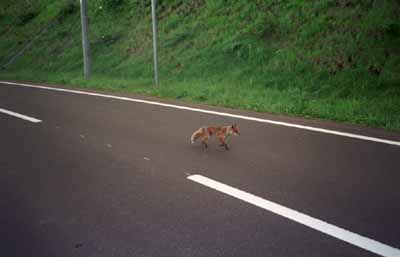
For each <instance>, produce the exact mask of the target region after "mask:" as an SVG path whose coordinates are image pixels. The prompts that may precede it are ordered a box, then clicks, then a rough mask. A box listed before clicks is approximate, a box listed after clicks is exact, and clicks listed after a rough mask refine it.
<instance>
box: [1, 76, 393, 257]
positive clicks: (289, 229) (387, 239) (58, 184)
mask: <svg viewBox="0 0 400 257" xmlns="http://www.w3.org/2000/svg"><path fill="white" fill-rule="evenodd" d="M126 96H128V97H135V98H138V96H134V95H126ZM139 98H141V99H147V100H149V99H150V100H156V101H159V102H167V103H173V104H178V105H185V106H191V107H196V108H204V109H207V110H215V111H222V112H229V113H233V114H240V115H247V116H251V117H257V118H262V119H272V120H276V121H284V122H289V123H294V124H301V125H306V126H312V127H318V128H325V129H330V130H335V131H341V132H348V133H354V134H359V135H364V136H371V137H378V138H382V139H388V140H393V141H400V134H398V133H389V132H385V131H383V130H377V129H366V128H360V127H355V126H350V125H340V124H336V123H332V122H321V121H308V120H303V119H298V118H288V117H281V116H273V115H268V114H259V113H252V112H244V111H235V110H228V109H223V108H211V107H207V106H200V105H190V104H182V103H177V102H172V101H160V100H158V99H154V98H148V97H147V98H146V97H139ZM0 108H1V109H5V110H10V111H13V112H17V113H20V114H24V115H28V116H31V117H34V118H37V119H40V120H41V121H42V122H40V123H33V122H29V121H27V120H23V119H20V118H17V117H14V116H10V115H8V114H5V113H0V140H1V142H2V143H1V146H0V184H1V186H0V195H1V197H0V231H1V233H0V256H5V257H14V256H15V257H31V256H32V257H58V256H60V257H70V256H82V257H89V256H104V257H111V256H121V257H127V256H140V257H142V256H143V257H153V256H154V257H162V256H168V257H180V256H185V257H186V256H196V257H197V256H199V257H200V256H204V257H214V256H224V257H225V256H226V257H233V256H238V257H247V256H252V257H259V256H260V257H261V256H271V257H280V256H282V257H292V256H296V257H303V256H304V257H320V256H321V257H322V256H323V257H325V256H329V257H342V256H343V257H348V256H351V257H357V256H363V257H364V256H379V255H376V254H374V253H372V252H371V251H369V250H366V249H362V248H360V247H358V246H355V245H353V244H351V243H348V242H344V241H342V240H340V239H337V238H334V237H332V236H329V235H326V234H323V233H321V232H319V231H317V230H315V229H312V228H310V227H307V226H304V225H303V224H300V223H298V222H295V221H293V220H290V219H287V218H286V217H283V216H281V215H277V214H274V213H272V212H270V211H268V210H265V209H262V208H260V207H257V206H255V205H253V204H249V203H246V202H244V201H241V200H239V199H236V198H234V197H231V196H229V195H226V194H224V193H221V192H219V191H216V190H213V189H211V188H208V187H206V186H203V185H201V184H198V183H195V182H194V181H191V180H189V179H188V178H187V177H188V176H190V175H191V174H200V175H202V176H206V177H208V178H210V179H213V180H216V181H218V182H221V183H224V184H226V185H229V186H232V187H235V188H237V189H240V190H242V191H245V192H248V193H251V194H253V195H256V196H258V197H261V198H263V199H266V200H269V201H272V202H274V203H277V204H280V205H282V206H285V207H287V208H290V209H292V210H295V211H298V212H301V213H303V214H306V215H309V216H311V217H313V218H316V219H319V220H322V221H325V222H327V223H329V224H332V225H335V226H337V227H340V228H343V229H345V230H348V231H351V232H353V233H356V234H358V235H361V236H363V237H366V238H369V239H372V240H375V241H377V242H380V243H382V244H384V245H387V246H389V247H392V248H393V249H394V250H395V253H396V250H398V249H400V223H399V217H400V190H399V188H400V187H399V185H400V184H399V183H400V146H397V145H391V144H385V143H379V142H373V141H368V140H362V139H357V138H349V137H343V136H339V135H332V134H326V133H320V132H316V131H309V130H305V129H301V128H293V127H285V126H279V125H274V124H267V123H261V122H257V121H251V120H244V119H238V118H233V117H226V116H220V115H214V114H206V113H199V112H193V111H189V110H180V109H176V108H169V107H164V106H156V105H150V104H146V103H135V102H130V101H123V100H120V99H114V98H105V97H99V96H90V95H82V94H73V93H69V92H58V91H52V90H46V89H37V88H29V87H21V86H16V85H6V84H0ZM231 123H237V124H238V126H239V129H240V132H241V135H240V136H238V137H232V138H230V141H229V146H230V151H225V150H224V149H223V148H219V147H217V143H216V142H215V141H214V142H211V143H210V147H209V148H208V149H206V150H205V149H202V147H201V145H200V144H196V145H191V144H190V140H189V138H190V135H191V133H192V132H193V131H194V130H195V129H197V128H198V127H200V126H202V125H205V124H231ZM399 252H400V251H399Z"/></svg>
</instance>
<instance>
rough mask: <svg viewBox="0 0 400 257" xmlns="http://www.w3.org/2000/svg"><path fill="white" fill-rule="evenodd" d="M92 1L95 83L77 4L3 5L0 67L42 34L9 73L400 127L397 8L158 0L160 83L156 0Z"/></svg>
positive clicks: (291, 0) (326, 0)
mask: <svg viewBox="0 0 400 257" xmlns="http://www.w3.org/2000/svg"><path fill="white" fill-rule="evenodd" d="M88 2H89V9H90V12H89V16H90V41H91V50H92V60H93V78H92V79H91V80H89V81H85V80H84V79H83V72H82V50H81V30H80V13H79V1H51V0H36V1H33V0H8V1H7V0H6V1H2V3H0V5H1V6H0V7H1V8H0V10H1V11H0V12H1V13H0V63H1V64H4V63H6V62H7V61H8V60H10V58H11V57H12V56H13V54H15V53H17V52H18V50H20V49H21V48H22V47H23V46H24V45H25V44H26V43H27V42H29V41H30V40H31V39H33V38H35V36H36V35H38V33H39V32H40V31H42V34H41V36H40V37H38V38H37V39H36V40H35V41H34V43H33V45H32V47H31V48H30V49H29V50H28V51H27V52H26V53H25V54H23V55H22V56H21V57H20V58H18V59H17V60H16V61H15V62H14V63H12V64H10V65H8V66H7V67H5V68H4V69H3V70H1V71H0V78H3V79H4V78H7V79H19V80H31V81H45V82H52V83H63V84H67V85H71V86H80V87H90V88H97V89H104V90H113V91H125V92H140V93H147V94H151V95H157V96H161V97H169V98H177V99H181V100H185V101H194V102H205V103H209V104H214V105H223V106H228V107H238V108H243V109H250V110H256V111H265V112H271V113H283V114H290V115H300V116H306V117H314V118H322V119H332V120H338V121H345V122H352V123H358V124H365V125H369V126H375V127H384V128H387V129H392V130H400V47H399V46H400V18H399V17H400V3H399V1H396V0H321V1H306V0H303V1H302V0H286V1H283V0H282V1H272V0H235V1H224V0H208V1H205V0H192V1H182V0H159V1H158V2H159V5H158V8H157V15H158V18H159V27H158V28H159V54H160V55H159V66H160V81H161V86H160V87H159V88H155V87H154V86H153V85H152V83H153V81H152V75H153V70H152V34H151V9H150V8H151V7H150V0H148V1H147V0H146V1H144V0H90V1H88ZM49 24H50V27H49V28H48V29H47V30H44V31H43V29H44V28H46V27H48V26H49Z"/></svg>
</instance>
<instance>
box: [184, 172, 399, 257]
mask: <svg viewBox="0 0 400 257" xmlns="http://www.w3.org/2000/svg"><path fill="white" fill-rule="evenodd" d="M187 178H188V179H190V180H192V181H194V182H197V183H199V184H202V185H204V186H207V187H209V188H212V189H215V190H217V191H219V192H222V193H225V194H227V195H230V196H233V197H235V198H237V199H240V200H243V201H245V202H247V203H250V204H253V205H255V206H258V207H260V208H263V209H265V210H268V211H270V212H273V213H275V214H278V215H280V216H283V217H285V218H288V219H290V220H293V221H295V222H298V223H301V224H303V225H305V226H307V227H310V228H312V229H315V230H318V231H320V232H322V233H324V234H327V235H330V236H332V237H335V238H337V239H340V240H342V241H345V242H347V243H350V244H352V245H355V246H358V247H360V248H362V249H365V250H367V251H370V252H373V253H376V254H378V255H381V256H385V257H399V256H400V250H399V249H397V248H394V247H392V246H389V245H385V244H383V243H380V242H378V241H375V240H373V239H369V238H367V237H364V236H361V235H358V234H356V233H353V232H350V231H348V230H345V229H342V228H339V227H337V226H335V225H331V224H329V223H327V222H325V221H322V220H319V219H316V218H313V217H311V216H308V215H306V214H303V213H301V212H298V211H295V210H292V209H289V208H287V207H285V206H282V205H279V204H277V203H274V202H271V201H268V200H265V199H263V198H261V197H258V196H255V195H252V194H249V193H247V192H244V191H241V190H239V189H236V188H234V187H231V186H228V185H225V184H223V183H220V182H218V181H215V180H213V179H210V178H207V177H204V176H202V175H191V176H188V177H187Z"/></svg>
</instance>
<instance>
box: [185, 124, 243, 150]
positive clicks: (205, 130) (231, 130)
mask: <svg viewBox="0 0 400 257" xmlns="http://www.w3.org/2000/svg"><path fill="white" fill-rule="evenodd" d="M213 134H215V136H216V137H217V138H218V140H219V142H220V143H221V144H220V146H224V147H225V149H226V150H229V148H228V145H227V144H226V142H225V139H226V138H227V137H228V136H230V135H231V134H233V135H235V136H237V135H239V128H238V126H237V125H236V124H233V125H228V126H208V127H201V128H199V129H198V130H196V131H195V132H194V133H193V134H192V137H191V138H190V140H191V141H192V144H194V142H195V141H196V140H197V139H199V138H201V140H202V142H201V144H202V145H204V146H205V147H206V148H207V147H208V145H207V141H208V139H209V138H210V137H211V136H212V135H213Z"/></svg>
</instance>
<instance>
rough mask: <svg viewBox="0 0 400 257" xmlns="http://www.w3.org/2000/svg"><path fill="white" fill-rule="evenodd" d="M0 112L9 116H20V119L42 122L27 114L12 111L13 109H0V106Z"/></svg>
mask: <svg viewBox="0 0 400 257" xmlns="http://www.w3.org/2000/svg"><path fill="white" fill-rule="evenodd" d="M0 113H4V114H8V115H10V116H14V117H17V118H20V119H23V120H27V121H30V122H34V123H38V122H42V121H41V120H38V119H36V118H33V117H29V116H27V115H23V114H20V113H16V112H13V111H9V110H6V109H1V108H0Z"/></svg>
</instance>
